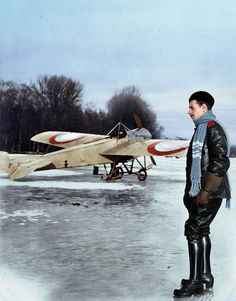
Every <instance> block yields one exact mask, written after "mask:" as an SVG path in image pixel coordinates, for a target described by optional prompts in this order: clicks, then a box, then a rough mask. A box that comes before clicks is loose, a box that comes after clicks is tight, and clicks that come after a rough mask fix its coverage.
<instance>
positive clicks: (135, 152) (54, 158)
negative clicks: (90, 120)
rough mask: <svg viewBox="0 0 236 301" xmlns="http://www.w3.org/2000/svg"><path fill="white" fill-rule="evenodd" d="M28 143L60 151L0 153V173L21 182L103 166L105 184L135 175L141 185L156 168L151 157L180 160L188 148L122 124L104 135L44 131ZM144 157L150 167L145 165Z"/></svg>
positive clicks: (183, 144) (180, 143) (179, 143)
mask: <svg viewBox="0 0 236 301" xmlns="http://www.w3.org/2000/svg"><path fill="white" fill-rule="evenodd" d="M31 140H32V141H35V142H40V143H46V144H49V145H53V146H57V147H60V148H62V149H60V150H57V151H54V152H51V153H46V154H42V155H38V154H9V153H7V152H0V170H3V171H5V172H7V173H8V175H9V177H10V178H11V179H20V178H23V177H25V176H26V175H28V174H30V173H31V172H33V171H39V170H48V169H56V168H72V167H80V166H97V165H104V166H105V167H106V176H105V178H106V179H107V180H112V179H117V178H121V177H122V176H123V175H125V174H128V175H131V174H135V175H137V176H138V179H139V180H140V181H144V180H145V179H146V177H147V170H148V169H149V168H151V167H152V166H153V165H156V162H155V160H154V156H162V157H163V156H166V157H181V156H184V155H186V151H187V148H188V145H189V141H186V140H162V139H151V134H150V132H149V131H148V130H147V129H145V128H143V127H138V128H136V129H132V130H130V129H128V128H127V127H126V126H125V125H123V124H122V123H118V124H117V125H116V126H115V127H114V128H113V129H112V130H111V131H110V132H109V133H108V134H107V135H97V134H87V133H76V132H61V131H58V132H57V131H47V132H43V133H40V134H37V135H35V136H33V137H32V138H31ZM147 156H148V157H150V159H151V162H152V163H151V164H147V161H146V157H147ZM139 157H142V158H143V162H141V160H140V158H139ZM135 163H137V164H136V166H137V165H138V166H139V168H138V170H137V167H134V166H135ZM107 165H108V166H109V170H108V169H107Z"/></svg>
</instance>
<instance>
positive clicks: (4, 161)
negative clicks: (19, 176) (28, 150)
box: [0, 152, 10, 172]
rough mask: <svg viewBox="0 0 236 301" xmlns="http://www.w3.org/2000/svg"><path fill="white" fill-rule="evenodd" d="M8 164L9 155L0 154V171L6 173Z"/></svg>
mask: <svg viewBox="0 0 236 301" xmlns="http://www.w3.org/2000/svg"><path fill="white" fill-rule="evenodd" d="M9 164H10V159H9V154H8V153H6V152H0V170H1V171H5V172H8V169H9Z"/></svg>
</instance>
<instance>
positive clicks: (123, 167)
mask: <svg viewBox="0 0 236 301" xmlns="http://www.w3.org/2000/svg"><path fill="white" fill-rule="evenodd" d="M135 161H136V162H137V163H138V164H139V165H140V166H141V169H139V170H138V171H134V169H135V167H134V162H135ZM119 164H120V165H119V166H118V165H117V164H116V163H112V164H111V169H110V171H109V172H107V174H106V180H108V181H109V180H116V179H121V178H122V177H123V176H124V175H137V177H138V179H139V181H145V180H146V178H147V169H149V168H151V167H150V165H149V166H146V159H145V158H144V164H142V163H141V162H140V161H139V160H138V159H132V160H131V161H130V162H129V163H127V162H122V163H119ZM104 167H105V169H106V170H107V168H106V165H104Z"/></svg>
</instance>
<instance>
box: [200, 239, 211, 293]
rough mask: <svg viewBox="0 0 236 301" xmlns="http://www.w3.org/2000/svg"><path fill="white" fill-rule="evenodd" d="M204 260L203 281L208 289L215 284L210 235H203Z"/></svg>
mask: <svg viewBox="0 0 236 301" xmlns="http://www.w3.org/2000/svg"><path fill="white" fill-rule="evenodd" d="M202 244H203V262H202V281H203V283H204V284H205V286H206V289H212V287H213V284H214V277H213V276H212V274H211V263H210V253H211V240H210V237H209V235H207V236H203V238H202Z"/></svg>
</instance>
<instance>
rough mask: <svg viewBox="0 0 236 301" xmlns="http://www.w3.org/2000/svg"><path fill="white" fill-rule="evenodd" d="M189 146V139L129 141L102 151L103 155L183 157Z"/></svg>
mask: <svg viewBox="0 0 236 301" xmlns="http://www.w3.org/2000/svg"><path fill="white" fill-rule="evenodd" d="M188 146H189V141H186V140H158V139H149V140H142V141H128V142H126V143H123V144H121V145H120V146H119V145H118V146H116V147H114V148H112V149H109V150H107V151H105V152H103V153H101V155H103V156H105V157H110V156H131V157H134V158H137V157H139V156H165V157H181V156H185V155H186V153H187V149H188Z"/></svg>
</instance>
